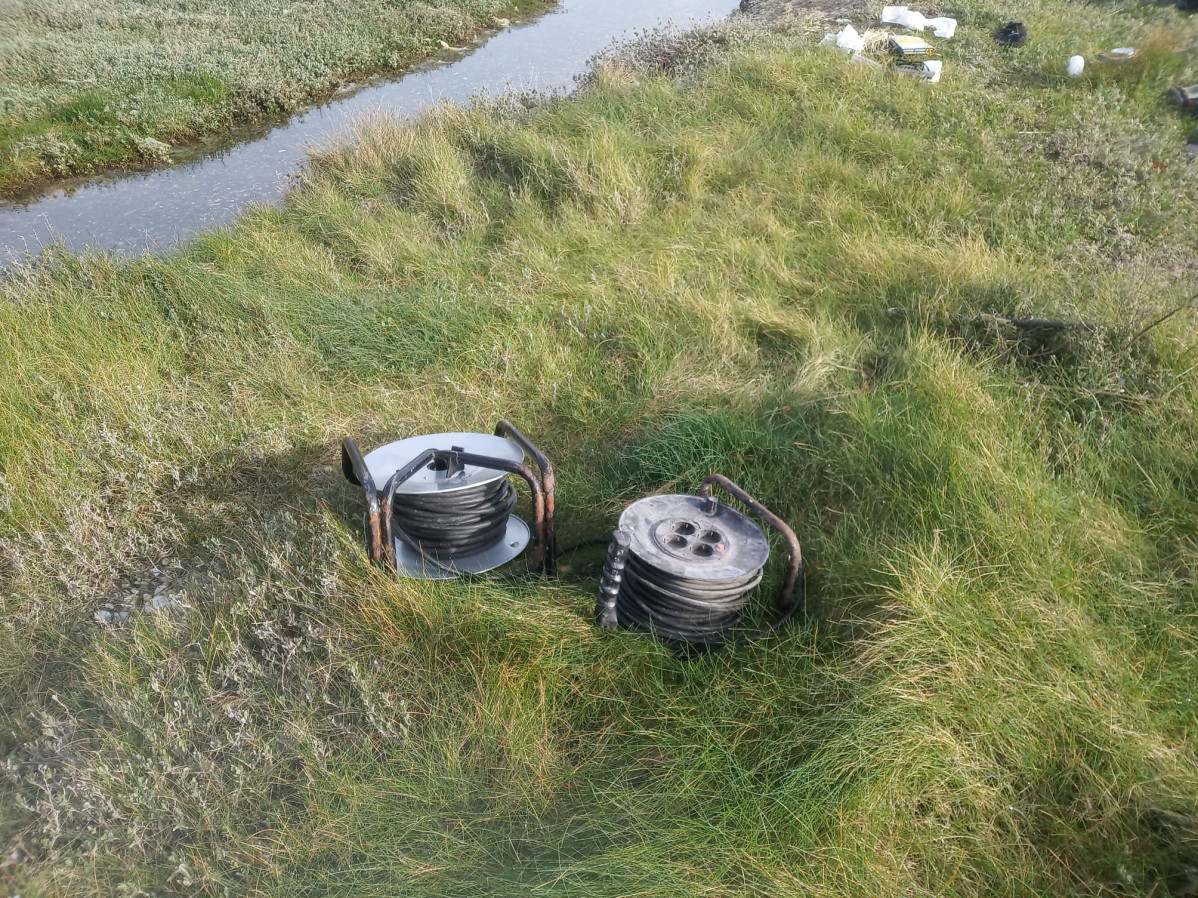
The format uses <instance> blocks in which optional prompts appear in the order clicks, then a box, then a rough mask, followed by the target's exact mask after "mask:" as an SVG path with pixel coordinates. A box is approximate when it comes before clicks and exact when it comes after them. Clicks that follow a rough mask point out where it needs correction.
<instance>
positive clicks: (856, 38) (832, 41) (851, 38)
mask: <svg viewBox="0 0 1198 898" xmlns="http://www.w3.org/2000/svg"><path fill="white" fill-rule="evenodd" d="M819 45H820V46H821V47H833V46H834V47H836V49H837V50H844V52H846V53H860V52H861V51H862V50H864V49H865V38H863V37H862V36H861V35H860V34H858V33H857V29H856V28H854V27H853V26H852V25H845V26H844V30H843V31H841V32H840V34H825V35H824V39H823V40H822V41H820V42H819Z"/></svg>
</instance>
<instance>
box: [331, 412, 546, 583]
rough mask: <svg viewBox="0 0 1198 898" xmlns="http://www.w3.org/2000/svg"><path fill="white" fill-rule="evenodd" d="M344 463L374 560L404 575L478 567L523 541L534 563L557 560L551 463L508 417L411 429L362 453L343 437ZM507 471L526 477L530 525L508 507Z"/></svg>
mask: <svg viewBox="0 0 1198 898" xmlns="http://www.w3.org/2000/svg"><path fill="white" fill-rule="evenodd" d="M526 458H530V459H532V461H533V463H535V464H536V466H537V470H538V472H539V474H540V476H539V477H538V475H537V473H534V471H533V470H532V468H531V467H529V466H528V465H527V464H525V459H526ZM341 470H342V473H343V474H344V475H345V478H346V480H348V481H349V482H350V483H352V484H354V485H355V486H360V487H361V488H362V492H363V494H364V496H365V498H366V549H367V552H368V553H369V555H370V558H371V560H373V561H379V562H382V563H384V564H386V565H387V566H388V567H389V568H391V570H393V571H394V572H395V573H397V574H399V575H401V576H405V577H414V578H417V579H425V580H443V579H447V578H450V577H456V576H458V575H459V574H481V573H483V572H485V571H490V570H494V569H495V568H498V567H502V566H503V565H505V564H507V563H508V562H510V561H512V560H513V559H515V558H516V557H518V556H519V555H520V554H521V553H522V552H523V551H524V549H525V548H526V547H527V546H528V544H529V543H530V542H532V545H533V550H532V567H534V568H538V569H541V570H544V571H547V572H552V571H553V569H554V560H555V553H556V534H555V525H554V478H553V466H552V465H550V463H549V459H548V458H546V457H545V454H544V453H543V452H541V450H540V449H538V448H537V447H536V446H534V445H533V444H532V443H531V442H530V441H529V440H528V438H527V437H526V436H524V434H522V433H521V432H520V431H519V430H518V429H517V428H516V427H515V426H513V425H512V424H510V423H509V422H507V421H500V422H499V423H498V424H496V425H495V433H494V434H485V433H435V434H429V435H427V436H416V437H409V438H407V439H403V440H398V441H396V442H394V443H388V444H386V445H385V446H380V447H379V448H378V449H375V450H374V451H373V452H370V453H369V454H367V455H366V456H363V455H362V453H361V452H360V451H359V449H358V446H357V443H355V442H354V440H353V438H352V437H346V438H345V440H344V441H343V442H342V444H341ZM511 475H516V476H517V477H519V478H521V479H522V480H523V481H524V482H525V483H526V484H528V488H529V491H530V493H531V495H532V506H533V521H532V524H531V526H530V525H529V524H527V523H526V522H525V521H523V520H522V519H520V518H519V517H517V516H516V515H514V514H513V513H512V512H513V510H514V509H515V507H516V491H515V487H514V486H513V484H512V480H511ZM380 483H381V484H383V486H382V489H381V490H380V489H379V488H378V486H377V484H380Z"/></svg>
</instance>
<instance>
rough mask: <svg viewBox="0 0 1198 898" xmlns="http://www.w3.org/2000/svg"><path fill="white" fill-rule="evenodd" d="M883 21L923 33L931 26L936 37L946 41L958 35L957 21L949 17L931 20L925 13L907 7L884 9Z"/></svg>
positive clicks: (938, 17)
mask: <svg viewBox="0 0 1198 898" xmlns="http://www.w3.org/2000/svg"><path fill="white" fill-rule="evenodd" d="M882 21H883V22H884V23H885V24H887V25H898V26H899V27H900V28H910V29H911V30H912V31H923V30H924V29H925V28H927V27H928V26H929V25H930V26H931V27H932V31H933V33H934V34H935V35H936V37H943V38H945V39H947V38H950V37H952V36H953V35H954V34H956V33H957V20H956V19H950V18H949V17H948V16H937V17H936V18H934V19H929V18H926V17H925V16H924V14H923V13H921V12H917V11H916V10H914V9H908V8H907V7H905V6H886V7H883V9H882Z"/></svg>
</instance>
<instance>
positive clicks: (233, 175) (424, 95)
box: [0, 0, 739, 265]
mask: <svg viewBox="0 0 1198 898" xmlns="http://www.w3.org/2000/svg"><path fill="white" fill-rule="evenodd" d="M738 5H739V4H738V2H737V0H603V2H596V0H560V3H559V5H558V6H557V7H556V8H555V9H554V10H552V11H550V12H548V13H546V14H545V15H543V16H541V17H540V18H538V19H535V20H533V21H531V22H527V23H522V24H518V25H513V26H512V27H511V28H509V29H507V30H505V31H502V32H500V33H498V34H495V35H494V36H492V37H491V38H490V39H489V40H487V41H486V42H485V43H484V44H483V45H482V46H480V47H479V48H478V49H477V50H475V51H474V52H473V53H470V54H469V55H467V56H464V57H463V58H461V59H459V60H457V61H455V62H451V63H447V64H444V65H440V66H437V67H433V68H426V69H424V70H417V71H414V72H411V73H409V74H407V75H405V76H403V77H401V78H398V79H396V80H392V81H384V82H380V83H377V84H373V85H370V86H367V87H365V88H363V89H362V90H359V91H357V92H356V93H353V94H351V95H349V96H343V97H339V98H336V99H333V100H331V101H329V102H327V103H325V104H323V105H321V106H318V107H315V108H313V109H310V110H309V111H307V112H305V113H302V114H299V115H296V116H295V117H293V118H291V119H289V120H287V121H286V122H285V123H283V124H281V125H280V126H279V127H276V128H274V129H273V130H271V131H269V132H267V133H265V134H260V135H256V136H254V137H253V138H252V139H246V140H243V141H242V142H240V143H236V144H234V145H231V146H228V145H226V146H223V147H222V148H221V149H219V150H218V151H217V152H214V153H212V154H211V155H208V156H205V157H204V158H201V159H198V160H195V161H190V162H186V163H183V164H177V165H173V166H171V167H167V168H162V169H156V170H153V171H148V172H140V173H134V174H128V175H119V176H111V177H106V178H99V179H92V180H88V181H85V182H83V183H81V184H77V185H74V186H70V187H60V188H58V189H56V190H55V191H54V192H52V193H48V194H46V195H44V196H41V197H38V198H36V199H34V200H32V201H31V202H29V203H27V204H23V205H14V204H7V205H0V265H4V264H6V263H11V262H13V261H17V260H19V259H21V258H24V257H25V255H26V253H34V254H36V253H37V252H39V251H40V249H41V247H42V246H44V245H46V244H49V243H54V242H57V241H61V242H63V243H64V244H65V245H66V247H67V248H68V249H70V250H72V251H74V252H81V251H83V250H88V249H90V250H109V251H113V252H118V253H137V252H141V251H145V250H152V249H159V248H164V247H169V246H171V245H172V244H175V243H178V242H179V241H181V240H185V239H187V238H188V237H191V236H193V235H195V234H197V233H199V232H201V231H207V230H211V229H212V228H215V227H219V226H220V225H224V224H227V223H229V222H230V221H232V220H233V219H234V218H235V217H236V216H237V214H238V213H239V212H240V211H241V210H242V209H244V208H245V207H246V206H247V205H249V204H250V203H264V202H272V201H276V200H278V199H279V197H280V196H281V195H282V193H283V191H284V190H285V188H286V184H287V180H288V178H289V176H291V175H293V174H295V173H296V172H297V171H299V170H300V169H301V168H302V167H303V166H304V164H305V162H306V160H307V152H308V150H309V149H311V148H313V147H319V146H321V145H327V144H329V143H330V142H331V141H334V140H336V138H337V135H339V134H342V135H343V134H344V133H345V130H346V128H347V127H348V126H349V125H350V124H351V123H352V122H353V121H354V120H355V119H357V118H360V117H362V116H363V115H364V114H366V113H370V112H383V113H385V114H388V115H401V116H412V115H416V114H418V113H419V112H420V111H421V110H422V109H424V108H426V107H428V106H429V105H432V104H435V103H437V102H439V101H441V100H449V101H452V102H456V103H464V102H467V101H468V100H470V99H471V98H473V97H475V96H478V95H480V94H484V95H495V94H498V93H501V92H503V91H505V90H507V89H516V90H539V91H561V90H568V89H569V88H571V87H572V86H573V83H574V82H573V79H574V76H575V75H576V74H578V73H580V72H581V71H583V69H584V68H585V67H586V63H587V60H589V59H590V58H591V57H592V56H593V55H594V54H595V53H597V52H599V51H600V50H602V49H604V48H605V47H607V46H608V45H609V44H610V43H611V42H612V41H613V40H616V39H618V38H621V37H626V36H629V35H630V34H631V33H632V32H634V31H639V30H643V29H646V28H653V27H657V26H659V25H664V24H667V23H670V22H673V23H674V24H677V25H680V26H686V25H691V24H694V23H696V22H700V21H704V20H708V19H713V18H722V17H724V16H727V15H729V14H730V13H731V12H732V11H733V10H734V9H736V8H737V6H738ZM226 140H227V138H226Z"/></svg>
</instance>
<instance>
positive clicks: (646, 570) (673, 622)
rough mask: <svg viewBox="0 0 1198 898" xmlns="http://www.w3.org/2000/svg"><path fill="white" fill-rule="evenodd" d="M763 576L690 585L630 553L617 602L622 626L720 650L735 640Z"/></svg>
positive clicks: (690, 582) (754, 575)
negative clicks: (747, 604) (734, 631)
mask: <svg viewBox="0 0 1198 898" xmlns="http://www.w3.org/2000/svg"><path fill="white" fill-rule="evenodd" d="M762 574H763V571H761V570H758V571H755V572H754V573H751V574H748V575H746V576H744V577H734V578H731V579H727V580H690V579H687V578H684V577H677V576H674V575H672V574H669V573H667V572H665V571H663V570H661V569H660V568H657V567H654V566H652V565H650V564H647V563H646V562H645V561H644V560H642V559H641V558H638V557H637V555H636V553H635V552H629V554H628V561H627V564H626V565H625V567H624V579H623V583H622V584H621V585H620V591H619V594H618V595H617V597H616V612H617V614H618V615H619V620H620V623H621V624H624V625H632V626H635V627H638V628H640V629H643V630H647V631H649V632H651V633H653V634H654V635H656V636H658V637H660V638H662V639H665V640H667V641H671V642H685V643H689V644H691V645H698V646H703V645H707V646H717V645H723V644H724V643H726V642H729V641H732V640H733V639H734V638H735V637H734V636H733V635H732V631H733V630H734V629H735V628H736V626H737V624H738V623H739V622H740V619H741V613H742V612H743V611H744V607H745V605H746V603H747V602H748V600H749V596H750V594H751V593H752V592H753V590H754V588H756V586H757V584H758V583H760V582H761V577H762Z"/></svg>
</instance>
